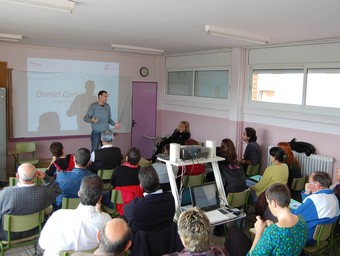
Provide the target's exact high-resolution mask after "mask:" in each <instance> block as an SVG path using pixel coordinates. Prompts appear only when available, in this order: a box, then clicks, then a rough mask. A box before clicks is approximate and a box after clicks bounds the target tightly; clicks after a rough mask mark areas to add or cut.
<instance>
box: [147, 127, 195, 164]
mask: <svg viewBox="0 0 340 256" xmlns="http://www.w3.org/2000/svg"><path fill="white" fill-rule="evenodd" d="M190 136H191V134H190V126H189V122H188V121H181V122H179V124H178V127H177V128H176V129H175V131H174V132H173V133H172V135H171V136H170V137H169V138H166V137H165V138H163V139H162V140H161V141H160V142H159V143H158V145H157V150H156V151H155V153H154V154H153V156H152V162H153V163H154V162H155V161H156V159H157V155H158V154H159V153H161V152H162V149H163V147H164V146H165V145H166V144H170V143H178V144H180V145H185V142H186V141H187V140H188V139H189V138H190Z"/></svg>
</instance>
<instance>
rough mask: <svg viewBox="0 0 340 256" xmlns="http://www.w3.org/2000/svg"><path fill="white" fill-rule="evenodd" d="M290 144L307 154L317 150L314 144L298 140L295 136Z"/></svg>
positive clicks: (295, 149) (294, 148) (293, 148)
mask: <svg viewBox="0 0 340 256" xmlns="http://www.w3.org/2000/svg"><path fill="white" fill-rule="evenodd" d="M289 145H290V147H291V148H292V150H294V151H296V152H299V153H306V155H307V156H310V155H311V154H315V152H316V150H315V147H314V146H313V145H312V144H310V143H308V142H303V141H299V142H296V141H295V138H294V139H292V140H291V141H290V142H289Z"/></svg>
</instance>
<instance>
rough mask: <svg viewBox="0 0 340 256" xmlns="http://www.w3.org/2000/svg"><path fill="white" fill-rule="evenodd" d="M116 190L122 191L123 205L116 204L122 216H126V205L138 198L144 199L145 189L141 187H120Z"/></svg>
mask: <svg viewBox="0 0 340 256" xmlns="http://www.w3.org/2000/svg"><path fill="white" fill-rule="evenodd" d="M115 190H119V191H121V194H122V199H123V203H122V204H120V203H116V207H117V208H116V209H117V211H118V212H119V215H120V216H123V215H124V205H126V204H128V203H130V202H131V201H132V200H133V199H135V198H136V197H143V189H142V188H141V186H139V185H130V186H119V187H115Z"/></svg>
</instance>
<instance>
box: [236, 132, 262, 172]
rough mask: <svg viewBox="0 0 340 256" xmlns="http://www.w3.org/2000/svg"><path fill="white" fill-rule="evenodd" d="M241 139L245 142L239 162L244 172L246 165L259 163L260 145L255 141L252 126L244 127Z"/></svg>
mask: <svg viewBox="0 0 340 256" xmlns="http://www.w3.org/2000/svg"><path fill="white" fill-rule="evenodd" d="M242 140H243V141H244V142H245V143H246V144H247V146H246V149H245V150H244V154H243V158H242V159H240V160H239V163H240V164H242V165H243V169H244V171H245V172H246V171H247V168H248V165H250V164H251V165H253V166H255V165H257V164H261V159H262V151H261V147H260V145H259V144H258V143H257V142H256V141H257V136H256V130H255V129H254V128H252V127H246V128H245V129H244V131H243V133H242Z"/></svg>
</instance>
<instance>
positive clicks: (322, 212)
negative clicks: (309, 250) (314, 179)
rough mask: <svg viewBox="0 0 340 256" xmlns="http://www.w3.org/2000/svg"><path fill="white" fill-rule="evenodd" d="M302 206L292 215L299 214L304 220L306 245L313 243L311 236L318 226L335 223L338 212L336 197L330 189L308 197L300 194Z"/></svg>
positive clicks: (339, 213) (293, 211)
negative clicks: (306, 228) (306, 233)
mask: <svg viewBox="0 0 340 256" xmlns="http://www.w3.org/2000/svg"><path fill="white" fill-rule="evenodd" d="M302 199H303V201H302V204H301V205H300V206H299V207H298V208H297V209H295V210H292V213H294V214H300V215H302V217H303V218H304V219H305V221H306V223H307V227H308V236H307V243H306V245H311V244H313V243H315V240H313V235H314V231H315V227H316V226H317V225H318V224H330V223H334V222H336V221H337V219H338V217H339V215H340V210H339V202H338V199H337V197H336V196H335V195H334V193H333V191H332V190H331V189H323V190H319V191H317V192H315V193H312V194H310V195H306V194H305V193H304V191H303V192H302Z"/></svg>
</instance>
